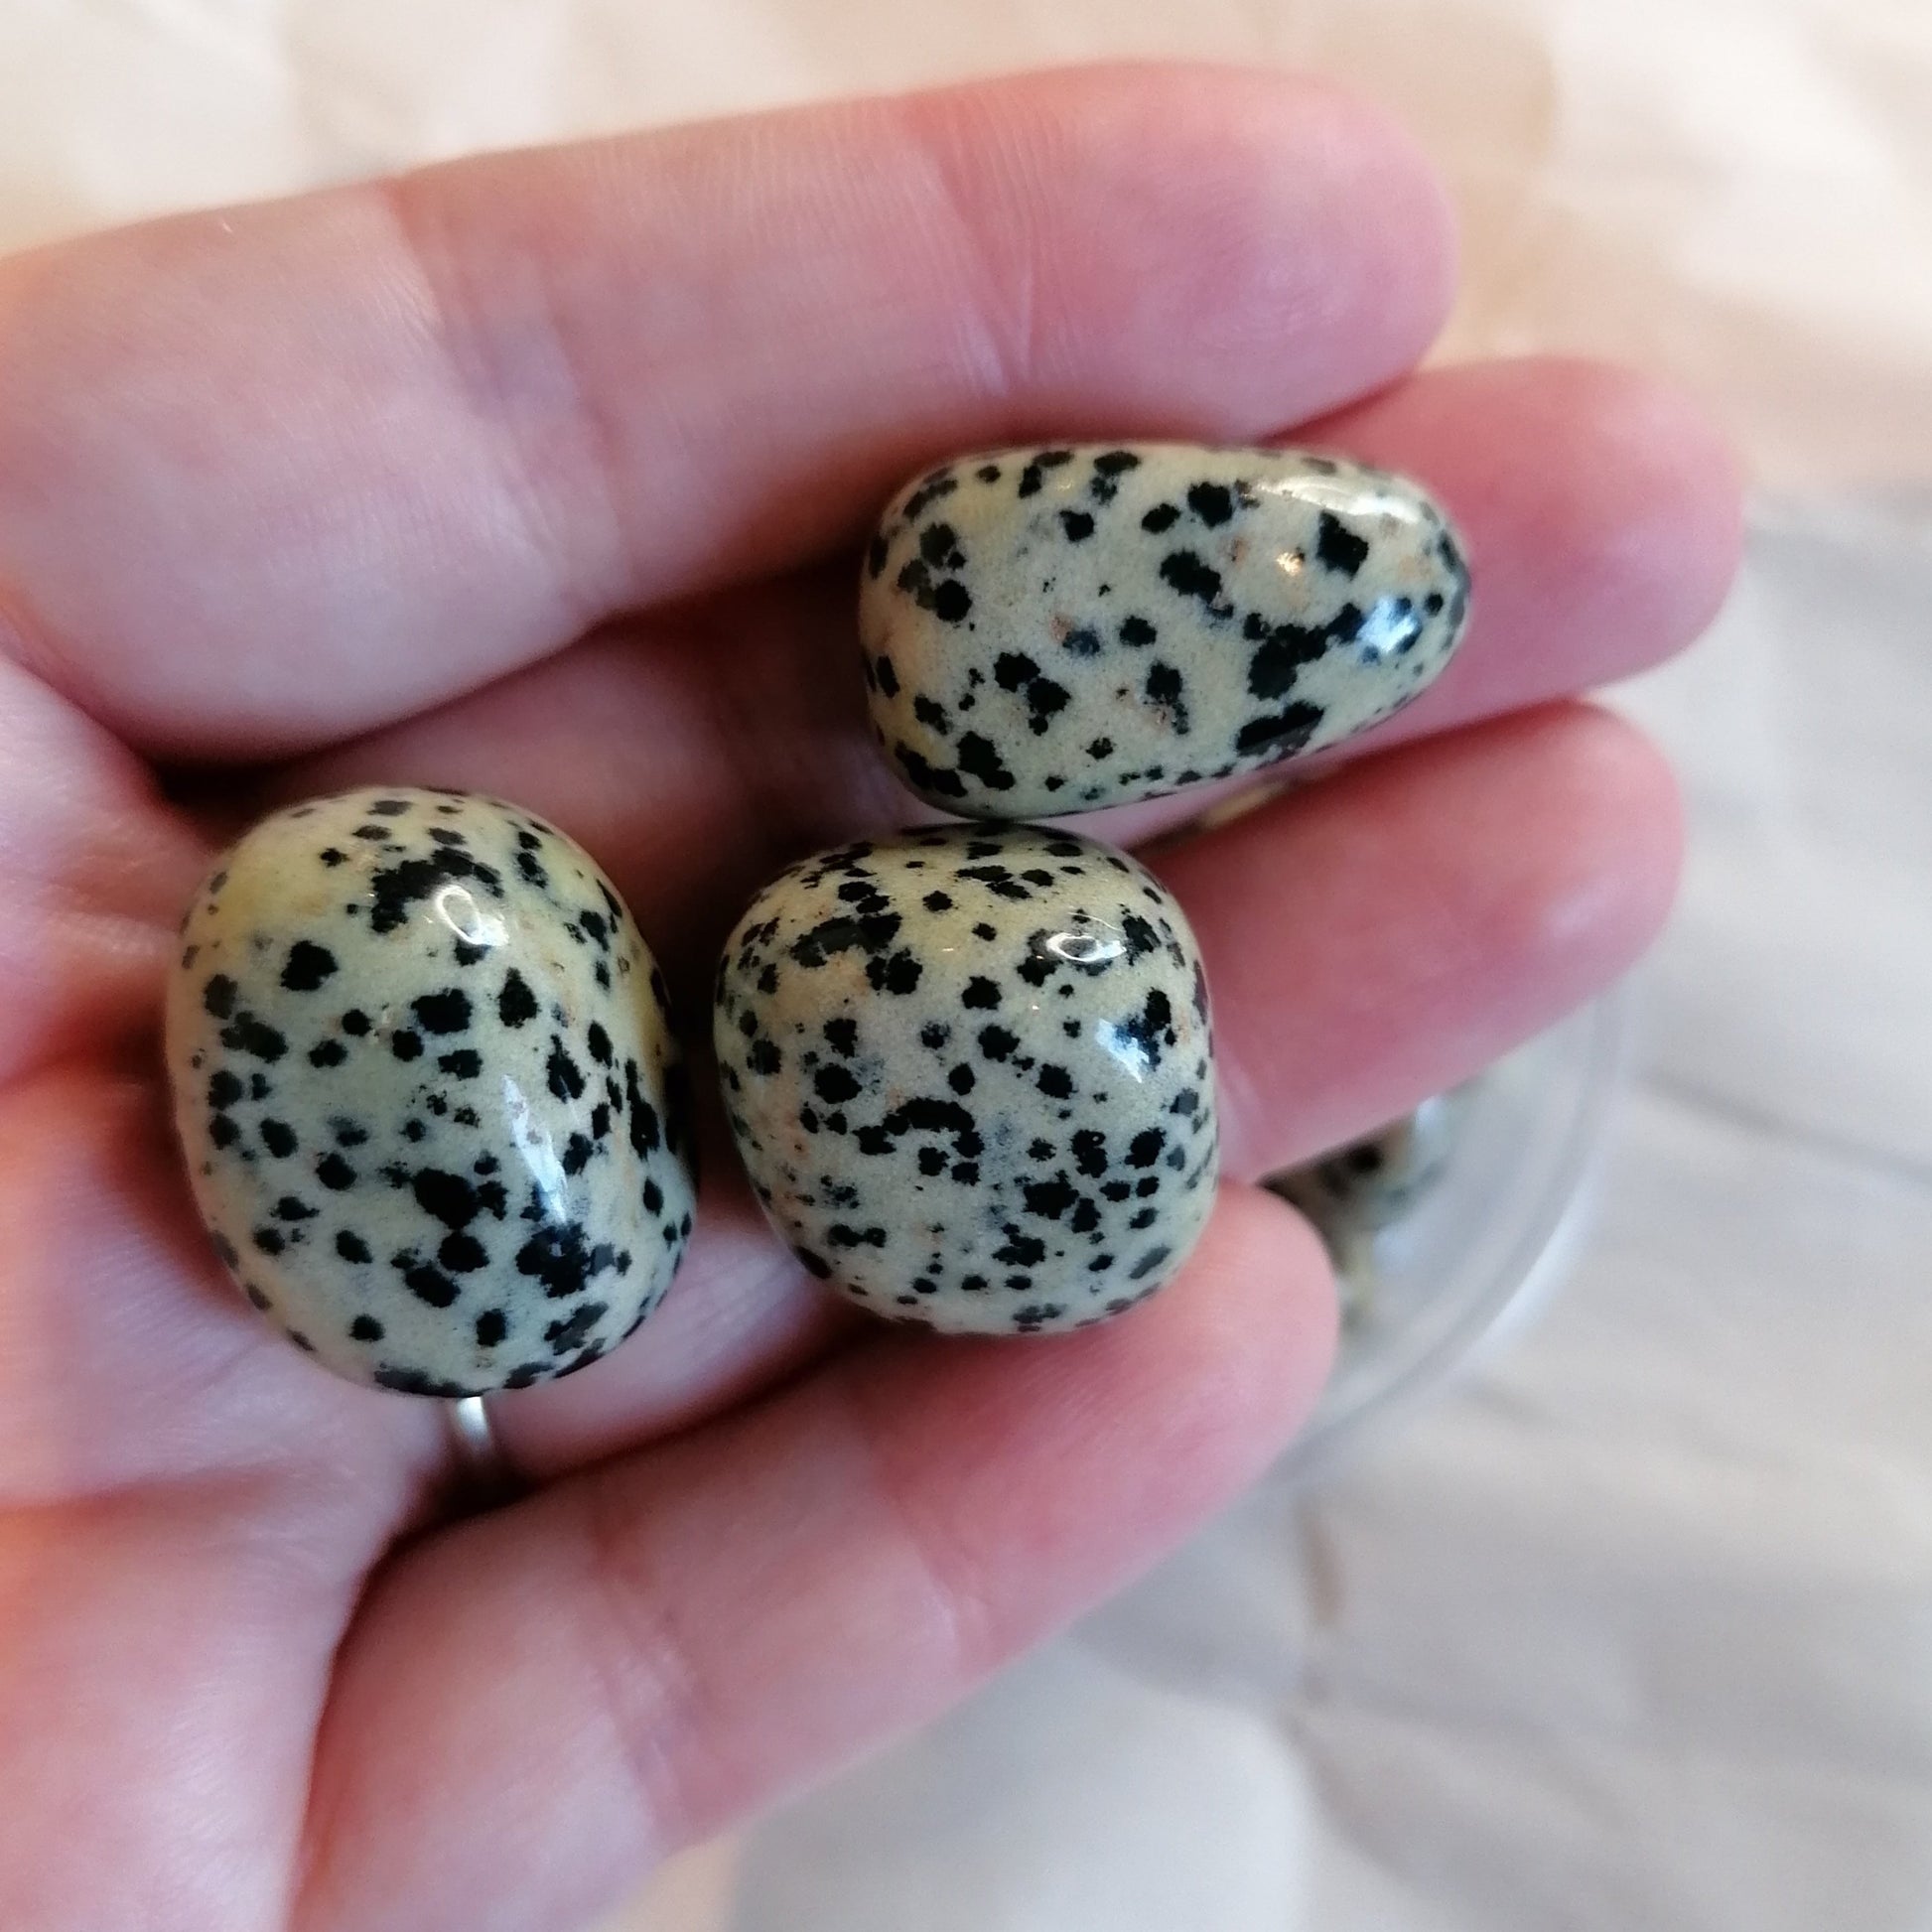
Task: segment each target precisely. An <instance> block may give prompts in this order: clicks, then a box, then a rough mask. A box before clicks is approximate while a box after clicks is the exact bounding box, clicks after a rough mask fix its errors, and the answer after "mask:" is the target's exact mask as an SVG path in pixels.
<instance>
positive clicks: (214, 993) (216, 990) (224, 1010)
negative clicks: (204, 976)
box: [202, 973, 239, 1020]
mask: <svg viewBox="0 0 1932 1932" xmlns="http://www.w3.org/2000/svg"><path fill="white" fill-rule="evenodd" d="M238 990H239V989H238V988H237V987H236V986H235V983H234V981H233V980H231V979H230V978H229V977H228V976H227V974H226V973H214V974H211V975H210V976H209V978H208V983H207V985H206V986H205V987H203V988H202V1010H203V1011H204V1012H205V1013H207V1015H208V1017H209V1018H210V1019H213V1020H226V1019H227V1018H228V1017H229V1016H230V1015H231V1014H232V1013H233V1012H234V1003H235V994H236V992H237V991H238Z"/></svg>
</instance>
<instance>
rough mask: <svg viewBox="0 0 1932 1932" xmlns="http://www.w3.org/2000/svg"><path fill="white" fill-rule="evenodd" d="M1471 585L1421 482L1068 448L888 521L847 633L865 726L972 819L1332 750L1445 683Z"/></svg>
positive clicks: (1153, 446) (1360, 471)
mask: <svg viewBox="0 0 1932 1932" xmlns="http://www.w3.org/2000/svg"><path fill="white" fill-rule="evenodd" d="M1468 591H1469V583H1468V570H1467V567H1466V565H1465V564H1464V562H1463V557H1462V551H1461V548H1460V546H1459V544H1458V542H1457V540H1456V537H1455V535H1454V532H1453V531H1452V530H1451V529H1450V528H1449V523H1448V521H1447V519H1446V518H1445V517H1444V515H1443V512H1442V511H1441V510H1440V509H1439V508H1438V507H1437V506H1436V504H1434V503H1433V502H1432V501H1431V500H1430V499H1429V497H1428V496H1427V495H1426V494H1425V493H1424V492H1423V491H1422V490H1421V489H1420V488H1418V487H1417V485H1416V484H1414V483H1409V482H1406V481H1405V480H1404V479H1402V478H1400V477H1395V476H1391V475H1389V474H1388V473H1387V472H1385V471H1381V470H1372V469H1369V468H1367V467H1366V466H1365V465H1362V464H1357V463H1349V462H1345V461H1343V460H1341V459H1340V458H1336V457H1325V456H1313V455H1306V454H1300V453H1297V452H1294V451H1269V450H1250V449H1237V450H1218V449H1203V448H1198V447H1195V446H1193V445H1189V444H1160V443H1141V444H1130V445H1121V446H1114V445H1108V444H1085V445H1079V446H1075V447H1071V448H1064V449H1036V448H1035V449H1021V450H992V451H987V452H985V453H983V454H981V455H977V456H967V457H961V458H959V459H958V460H957V461H956V462H953V463H948V464H945V465H943V466H941V467H940V468H939V469H937V470H934V471H931V472H929V473H928V474H927V475H925V476H923V477H921V478H919V479H918V481H917V482H916V483H911V484H908V485H907V486H906V488H904V489H903V490H901V491H900V492H899V494H898V495H897V497H896V498H895V499H894V500H893V502H892V503H891V505H890V506H889V507H888V509H887V511H886V513H885V516H884V518H883V519H882V521H881V523H880V526H879V529H878V532H877V534H876V535H875V536H874V538H873V540H872V544H871V547H870V549H869V550H868V552H867V555H866V561H865V566H864V570H863V573H862V583H861V591H860V600H859V631H860V638H861V642H862V645H863V648H864V651H865V671H866V683H867V687H868V690H869V692H870V694H871V709H872V722H873V728H874V730H875V732H876V733H877V735H878V737H879V741H880V743H881V745H882V746H883V747H884V749H885V751H886V753H887V755H888V756H889V757H890V758H891V759H893V761H894V763H895V765H896V766H897V769H898V771H899V773H900V775H901V776H902V777H903V778H904V780H905V782H906V783H907V784H908V785H910V786H911V788H912V789H913V790H914V791H915V792H917V793H918V794H919V795H920V797H922V798H924V799H926V800H928V801H929V802H930V803H932V804H934V805H938V806H941V807H943V808H944V809H946V810H948V811H952V812H958V813H961V814H964V815H966V816H968V817H975V818H1029V817H1050V816H1056V815H1058V814H1062V813H1067V812H1078V811H1089V810H1094V809H1097V808H1099V807H1100V806H1103V805H1118V804H1122V803H1124V802H1126V801H1127V800H1130V799H1135V798H1152V797H1156V796H1158V795H1160V794H1161V793H1163V792H1170V791H1176V790H1180V789H1182V788H1183V787H1185V786H1188V785H1191V784H1196V783H1199V782H1201V781H1202V780H1205V779H1209V778H1217V777H1224V776H1226V775H1227V774H1229V773H1231V772H1236V771H1242V770H1247V769H1250V768H1252V767H1254V766H1257V765H1264V764H1269V763H1272V762H1274V761H1275V760H1277V759H1287V758H1294V757H1297V756H1301V755H1305V754H1308V753H1311V752H1316V751H1319V750H1321V749H1322V748H1324V747H1326V746H1329V745H1334V744H1337V743H1338V742H1340V741H1341V740H1343V739H1346V738H1350V737H1352V736H1354V735H1355V734H1356V733H1358V732H1362V731H1365V730H1367V729H1368V727H1369V726H1371V725H1374V724H1378V723H1379V722H1380V721H1381V720H1382V719H1384V718H1387V717H1388V716H1390V714H1391V713H1393V712H1396V711H1399V710H1400V709H1401V708H1402V707H1403V706H1404V705H1406V704H1407V703H1409V701H1410V700H1411V699H1412V698H1414V697H1416V696H1417V694H1418V693H1420V692H1421V691H1423V690H1424V689H1425V688H1426V687H1427V686H1428V685H1429V684H1430V682H1431V681H1432V680H1433V679H1434V678H1435V677H1436V675H1437V673H1438V672H1440V671H1441V670H1442V668H1443V666H1444V665H1445V664H1446V663H1447V662H1448V661H1449V654H1450V652H1451V651H1453V649H1454V648H1455V644H1456V641H1457V639H1458V638H1459V637H1460V635H1461V633H1462V628H1463V621H1464V619H1465V617H1466V615H1467V611H1468Z"/></svg>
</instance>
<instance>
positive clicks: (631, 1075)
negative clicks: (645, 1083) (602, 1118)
mask: <svg viewBox="0 0 1932 1932" xmlns="http://www.w3.org/2000/svg"><path fill="white" fill-rule="evenodd" d="M623 1101H624V1111H625V1112H626V1113H627V1114H628V1116H629V1121H630V1151H631V1153H632V1154H634V1155H636V1156H637V1158H638V1159H639V1160H642V1159H643V1157H644V1156H645V1155H647V1154H654V1153H655V1152H656V1151H657V1148H658V1145H659V1144H660V1142H661V1141H662V1140H663V1128H662V1125H661V1123H660V1122H659V1121H658V1118H657V1109H656V1108H655V1107H653V1106H652V1105H651V1104H650V1102H649V1101H648V1100H646V1099H645V1098H644V1092H643V1088H642V1087H641V1086H639V1085H638V1081H637V1062H636V1061H635V1060H625V1061H624V1063H623Z"/></svg>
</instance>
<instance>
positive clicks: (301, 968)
mask: <svg viewBox="0 0 1932 1932" xmlns="http://www.w3.org/2000/svg"><path fill="white" fill-rule="evenodd" d="M335 971H336V955H335V954H334V953H332V952H331V951H330V950H329V948H328V947H327V946H318V945H317V944H316V943H315V942H314V940H312V939H298V940H297V941H296V942H295V944H294V945H292V946H291V947H290V948H289V956H288V958H287V960H285V961H284V962H283V966H282V984H283V985H284V986H285V987H286V988H287V989H288V990H289V991H290V992H291V993H313V992H314V991H315V990H316V988H317V987H319V986H320V985H321V984H322V983H323V981H324V980H326V979H328V978H330V977H331V976H332V975H333V974H334V973H335Z"/></svg>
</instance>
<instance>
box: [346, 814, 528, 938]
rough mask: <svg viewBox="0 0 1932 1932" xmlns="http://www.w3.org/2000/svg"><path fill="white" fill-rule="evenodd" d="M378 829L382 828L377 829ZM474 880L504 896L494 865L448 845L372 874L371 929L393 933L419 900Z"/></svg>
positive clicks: (370, 895)
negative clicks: (424, 855)
mask: <svg viewBox="0 0 1932 1932" xmlns="http://www.w3.org/2000/svg"><path fill="white" fill-rule="evenodd" d="M377 829H378V831H379V830H380V828H377ZM459 879H471V880H475V881H476V883H477V884H478V885H479V886H481V887H482V888H483V891H484V892H486V893H487V894H489V895H490V897H493V898H500V897H502V889H503V882H502V878H501V875H500V874H498V873H497V871H496V870H495V868H494V867H492V866H485V865H482V864H480V863H479V862H478V861H477V860H476V859H473V858H472V857H471V856H470V854H469V853H467V852H462V851H458V850H457V849H456V848H454V847H450V846H445V847H442V848H440V849H439V850H437V851H435V852H433V853H430V854H429V855H428V856H426V857H424V858H420V859H402V860H399V861H398V862H397V863H396V864H395V865H393V866H385V867H383V868H382V869H381V870H380V871H378V872H375V873H372V874H371V875H370V877H369V930H370V931H371V932H373V933H376V934H378V935H379V934H381V933H384V932H393V931H394V930H395V929H396V927H398V926H399V925H402V924H403V923H404V922H405V921H406V920H407V919H408V918H409V917H410V914H411V912H412V911H413V910H414V908H415V906H416V904H417V903H418V901H420V900H422V899H425V898H428V897H429V896H430V895H431V894H432V893H434V892H435V891H436V890H437V888H438V887H439V886H443V885H446V884H449V883H451V882H453V881H455V880H459Z"/></svg>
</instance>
